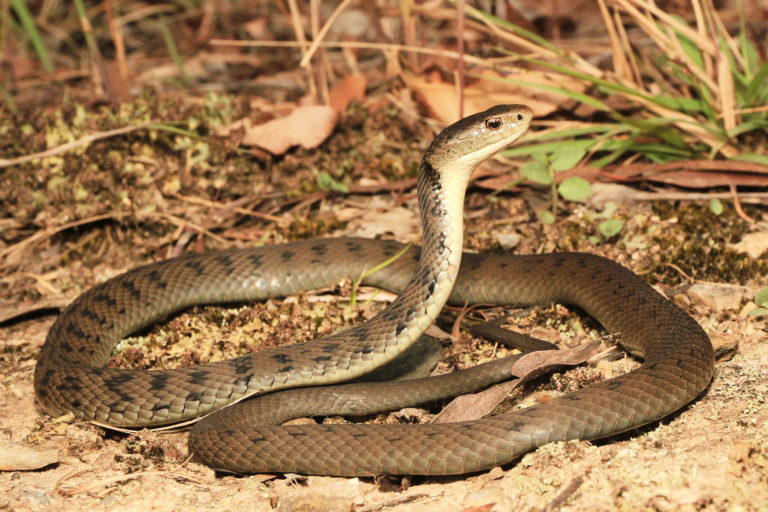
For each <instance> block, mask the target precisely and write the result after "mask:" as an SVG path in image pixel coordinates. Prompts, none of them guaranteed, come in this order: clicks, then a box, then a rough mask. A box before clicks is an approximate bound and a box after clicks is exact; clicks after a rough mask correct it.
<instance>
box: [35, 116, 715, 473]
mask: <svg viewBox="0 0 768 512" xmlns="http://www.w3.org/2000/svg"><path fill="white" fill-rule="evenodd" d="M531 117H532V114H531V111H530V109H528V108H527V107H525V106H520V105H501V106H498V107H494V108H492V109H489V110H487V111H485V112H481V113H479V114H475V115H473V116H470V117H468V118H465V119H463V120H461V121H459V122H458V123H456V124H454V125H452V126H450V127H448V128H446V129H445V130H444V131H443V132H441V134H440V135H438V136H437V138H436V139H435V140H434V141H433V143H432V144H431V145H430V148H429V149H428V151H427V152H426V154H425V156H424V159H423V161H422V168H421V172H420V175H419V182H418V191H419V207H420V209H421V215H422V226H423V229H424V246H423V249H422V250H421V252H420V253H419V252H418V250H415V249H412V250H411V251H409V252H408V253H407V254H406V255H405V256H404V257H402V258H400V259H398V260H397V261H396V262H395V263H394V264H393V265H390V266H388V267H386V268H384V269H383V270H381V271H379V272H376V273H374V274H372V275H371V276H369V277H367V278H366V280H365V281H364V283H366V284H371V285H374V286H380V287H384V288H388V289H391V290H395V291H398V292H401V293H400V295H399V296H398V298H397V299H396V300H395V301H393V302H392V303H391V304H390V305H389V306H388V307H387V308H386V309H385V310H384V311H382V312H381V313H380V314H378V315H377V316H376V317H374V318H373V319H371V320H370V321H369V322H366V323H364V324H361V325H359V326H357V327H354V328H351V329H348V330H345V331H342V332H339V333H336V334H333V335H331V336H327V337H325V338H323V339H320V340H315V341H312V342H309V343H302V344H298V345H293V346H290V347H281V348H277V349H271V350H266V351H263V352H259V353H256V354H250V355H247V356H243V357H239V358H235V359H230V360H227V361H222V362H219V363H211V364H206V365H200V366H195V367H190V368H181V369H176V370H154V371H132V370H119V369H107V368H102V367H101V366H103V365H104V364H105V363H106V361H107V359H108V357H109V354H110V352H111V350H112V349H113V348H114V345H115V344H116V343H117V342H118V341H119V340H120V339H121V338H122V337H124V336H126V335H128V334H130V333H132V332H135V331H137V330H139V329H141V328H144V327H146V326H148V325H151V324H152V323H154V322H157V321H159V320H161V319H162V318H165V317H166V316H168V315H169V314H172V313H174V312H176V311H179V310H181V309H183V308H186V307H189V306H191V305H195V304H201V303H205V304H213V303H224V302H236V301H245V300H255V299H264V298H268V297H274V296H282V295H288V294H293V293H297V292H299V291H301V290H307V289H313V288H318V287H323V286H328V285H331V284H333V283H335V282H338V280H339V279H341V278H343V277H353V278H354V277H357V276H359V275H361V274H363V273H364V272H365V270H366V269H367V268H371V267H373V266H375V265H377V264H378V263H380V262H381V261H382V260H384V259H386V258H388V257H390V256H392V255H394V254H396V253H397V252H398V251H399V250H400V248H401V246H400V245H399V244H396V243H392V242H385V241H377V240H361V239H330V240H314V241H307V242H298V243H293V244H285V245H281V246H272V247H262V248H253V249H232V250H225V251H217V252H212V253H206V254H195V255H187V256H182V257H179V258H175V259H171V260H167V261H161V262H158V263H153V264H150V265H146V266H143V267H139V268H136V269H134V270H131V271H129V272H127V273H125V274H123V275H121V276H118V277H116V278H114V279H111V280H109V281H107V282H105V283H103V284H101V285H98V286H96V287H94V288H92V289H91V290H89V291H88V292H86V293H85V294H83V295H82V296H80V297H79V298H78V299H77V300H75V301H74V302H73V303H72V304H71V305H70V306H69V307H68V308H67V309H66V310H65V311H63V312H62V314H61V315H60V317H59V318H58V319H57V321H56V323H55V324H54V325H53V327H52V328H51V331H50V333H49V335H48V338H47V340H46V343H45V345H44V346H43V349H42V352H41V355H40V358H39V360H38V364H37V367H36V369H35V391H36V393H37V396H38V399H39V400H40V402H41V404H42V405H43V407H44V408H45V409H46V410H47V411H49V412H52V413H59V412H63V411H73V412H74V413H75V414H77V415H78V416H80V417H83V418H85V419H88V420H91V421H94V422H96V423H100V424H104V425H112V426H117V427H144V426H154V425H163V424H170V423H177V422H181V421H185V420H189V419H193V418H196V417H199V416H202V415H205V414H208V413H211V412H213V411H216V410H217V409H220V408H222V407H224V406H226V405H229V404H231V403H233V402H237V401H240V400H242V399H244V398H247V397H249V396H253V395H257V394H263V393H267V392H272V391H277V390H281V389H286V388H294V387H306V386H317V385H322V384H331V383H337V382H342V381H346V380H349V379H352V378H355V377H359V376H361V375H364V374H366V373H369V372H371V371H372V370H374V369H375V368H377V367H379V366H381V365H382V364H384V363H386V362H388V361H390V360H392V359H393V358H395V357H397V356H398V355H399V354H401V353H403V351H405V350H406V349H408V348H409V347H410V346H411V345H412V344H413V343H414V341H415V340H416V339H417V338H418V337H419V336H420V335H421V333H422V332H423V331H424V330H425V329H426V328H427V326H428V325H429V324H430V323H431V322H432V321H433V320H434V318H435V317H436V316H437V314H438V313H439V312H440V310H441V308H442V307H443V305H444V304H445V302H446V301H447V300H449V299H450V300H451V301H453V302H457V303H465V302H485V303H489V302H492V303H503V304H520V305H529V304H540V303H548V302H552V301H561V302H566V303H571V304H576V305H578V306H580V307H581V308H582V309H584V310H585V311H587V312H588V313H590V314H591V315H593V316H594V317H595V318H596V319H597V320H598V321H600V322H601V323H602V324H603V325H604V326H605V327H606V328H608V329H609V330H612V331H619V332H621V333H622V340H621V343H622V345H623V346H624V347H626V348H628V349H630V350H632V351H633V352H637V353H639V354H641V355H643V356H644V357H645V363H644V365H643V366H642V367H641V368H639V369H637V370H635V371H633V372H630V373H629V374H627V375H624V376H621V377H619V378H616V379H612V380H609V381H606V382H603V383H600V384H597V385H595V386H592V387H590V388H587V389H584V390H581V391H579V392H577V393H573V394H571V395H566V396H563V397H559V398H556V399H553V400H551V401H549V402H547V403H543V404H538V405H535V406H533V407H529V408H526V409H522V410H519V411H514V412H510V413H506V414H502V415H499V416H495V417H492V418H486V419H482V420H479V421H473V422H465V423H457V424H444V425H300V426H298V425H297V426H283V427H258V428H252V427H242V426H232V425H229V424H228V423H226V420H222V418H223V417H225V416H224V415H222V414H220V413H214V414H211V415H210V416H208V417H207V418H205V419H204V420H203V421H201V422H199V423H198V424H197V425H196V426H195V428H193V430H192V432H191V433H190V439H189V446H190V451H191V452H193V453H194V454H195V455H196V457H197V458H198V459H199V460H202V461H203V462H205V463H207V464H209V465H211V466H213V467H216V468H219V469H227V470H231V471H238V472H275V471H285V472H296V473H311V474H332V475H375V474H380V473H388V474H435V475H441V474H457V473H466V472H471V471H477V470H481V469H485V468H489V467H492V466H494V465H498V464H503V463H506V462H509V461H511V460H513V459H514V458H516V457H518V456H520V455H521V454H523V453H525V452H527V451H529V450H531V449H534V448H535V447H537V446H540V445H542V444H544V443H547V442H552V441H556V440H565V439H594V438H599V437H605V436H608V435H611V434H614V433H618V432H622V431H625V430H628V429H631V428H634V427H636V426H639V425H643V424H645V423H648V422H651V421H654V420H656V419H659V418H661V417H664V416H665V415H667V414H669V413H671V412H673V411H675V410H677V409H679V408H680V407H682V406H683V405H685V404H687V403H688V402H690V401H691V400H692V399H693V398H695V397H696V396H697V395H698V394H699V393H700V392H701V391H702V390H703V389H704V388H705V387H706V385H707V384H708V382H709V381H710V379H711V376H712V372H713V360H714V356H713V350H712V345H711V343H710V341H709V339H708V338H707V336H706V334H705V333H704V332H703V330H702V329H701V327H699V325H698V324H697V323H696V322H695V321H694V320H693V319H692V318H691V317H690V316H688V315H687V314H686V313H684V312H683V311H681V310H680V309H678V308H677V307H676V306H674V305H673V304H672V303H670V302H669V301H667V300H666V299H665V298H664V297H662V296H661V295H659V294H658V293H656V292H655V291H654V290H653V289H652V288H650V287H649V286H648V285H647V284H645V283H644V282H643V281H642V280H641V279H639V278H638V277H637V276H635V275H634V274H633V273H632V272H630V271H628V270H626V269H624V268H623V267H621V266H619V265H617V264H615V263H613V262H610V261H609V260H605V259H603V258H600V257H596V256H591V255H587V254H578V253H571V254H553V255H543V256H542V255H537V256H477V255H464V262H463V263H462V262H461V260H462V253H461V248H462V231H463V222H462V210H463V199H464V192H465V187H466V185H467V182H468V180H469V177H470V175H471V173H472V171H473V169H474V168H475V167H476V166H477V165H478V164H479V163H480V162H482V161H483V160H485V159H487V158H489V157H490V156H492V155H493V154H495V153H496V152H497V151H499V150H500V149H502V148H503V147H505V146H507V145H508V144H510V143H512V142H513V141H514V140H516V139H517V138H518V137H519V136H520V135H522V134H523V133H524V132H525V131H526V130H527V128H528V126H529V124H530V121H531ZM460 264H461V272H460V273H459V266H460ZM457 276H458V280H457ZM454 282H455V286H454ZM452 288H453V290H451V289H452ZM232 407H235V408H237V407H238V405H237V404H236V405H234V406H232ZM238 411H239V409H234V410H233V411H228V412H227V415H229V416H230V417H231V415H232V414H233V413H234V414H238ZM238 423H241V422H238Z"/></svg>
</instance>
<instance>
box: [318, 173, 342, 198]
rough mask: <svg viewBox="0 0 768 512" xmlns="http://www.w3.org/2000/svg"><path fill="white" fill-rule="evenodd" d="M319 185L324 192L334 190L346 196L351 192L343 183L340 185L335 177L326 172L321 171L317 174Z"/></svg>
mask: <svg viewBox="0 0 768 512" xmlns="http://www.w3.org/2000/svg"><path fill="white" fill-rule="evenodd" d="M317 184H318V185H319V186H320V188H322V189H323V190H333V191H334V192H343V193H345V194H346V193H347V192H349V187H347V186H346V185H345V184H343V183H339V182H338V181H336V180H335V179H333V176H331V175H330V174H328V173H327V172H325V171H320V172H319V173H318V174H317Z"/></svg>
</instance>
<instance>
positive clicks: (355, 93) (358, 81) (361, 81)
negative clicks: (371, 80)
mask: <svg viewBox="0 0 768 512" xmlns="http://www.w3.org/2000/svg"><path fill="white" fill-rule="evenodd" d="M367 85H368V80H367V79H366V78H365V76H363V75H357V74H356V75H347V76H345V77H344V78H342V79H341V80H340V81H339V82H337V83H336V84H335V85H334V86H333V87H332V88H331V91H330V92H329V93H328V95H329V100H328V102H329V103H330V105H331V107H333V109H334V110H335V111H336V112H338V113H342V112H344V111H345V110H347V107H348V106H349V102H350V101H352V100H357V101H362V100H364V99H365V87H366V86H367Z"/></svg>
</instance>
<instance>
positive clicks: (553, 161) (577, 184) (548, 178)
mask: <svg viewBox="0 0 768 512" xmlns="http://www.w3.org/2000/svg"><path fill="white" fill-rule="evenodd" d="M585 142H587V144H585ZM591 144H593V142H592V141H563V143H561V144H560V145H559V146H558V147H557V148H556V149H555V150H554V151H551V152H543V151H538V152H534V153H531V161H529V162H527V163H526V164H524V165H523V166H522V168H521V169H520V172H521V173H522V175H523V176H525V177H526V178H528V179H529V180H531V181H533V182H535V183H539V184H541V185H547V186H549V187H550V188H551V190H552V204H551V208H550V210H549V211H548V212H541V213H540V214H539V218H540V219H541V221H542V222H544V223H545V224H551V223H552V222H554V220H555V214H556V212H557V200H558V196H560V197H562V198H563V199H566V200H568V201H583V200H585V199H586V198H588V197H589V196H591V195H592V186H591V185H590V184H589V182H588V181H587V180H585V179H584V178H581V177H578V176H571V177H568V178H565V179H564V180H562V181H561V182H560V184H559V185H557V180H556V179H555V173H556V172H562V171H568V170H570V169H573V168H574V167H575V166H576V165H578V163H579V162H581V160H582V159H583V158H584V156H585V155H586V154H587V147H588V146H589V145H591Z"/></svg>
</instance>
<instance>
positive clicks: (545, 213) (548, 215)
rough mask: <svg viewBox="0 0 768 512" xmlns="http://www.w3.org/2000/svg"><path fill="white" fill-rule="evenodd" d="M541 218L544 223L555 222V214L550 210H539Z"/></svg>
mask: <svg viewBox="0 0 768 512" xmlns="http://www.w3.org/2000/svg"><path fill="white" fill-rule="evenodd" d="M539 220H540V221H541V222H543V223H544V224H553V223H554V222H555V216H554V215H552V212H551V211H549V210H542V211H540V212H539Z"/></svg>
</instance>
